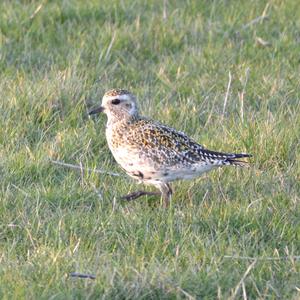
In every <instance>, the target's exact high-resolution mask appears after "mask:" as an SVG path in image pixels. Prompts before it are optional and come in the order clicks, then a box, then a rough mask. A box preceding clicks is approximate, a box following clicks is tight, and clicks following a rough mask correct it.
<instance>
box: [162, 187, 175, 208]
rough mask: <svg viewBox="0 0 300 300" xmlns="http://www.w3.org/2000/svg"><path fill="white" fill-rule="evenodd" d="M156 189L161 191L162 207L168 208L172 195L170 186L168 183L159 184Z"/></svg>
mask: <svg viewBox="0 0 300 300" xmlns="http://www.w3.org/2000/svg"><path fill="white" fill-rule="evenodd" d="M158 188H159V189H160V191H161V198H162V200H163V205H164V207H168V206H169V204H170V200H171V197H172V193H173V191H172V188H171V186H170V185H169V184H168V183H161V184H160V185H159V186H158Z"/></svg>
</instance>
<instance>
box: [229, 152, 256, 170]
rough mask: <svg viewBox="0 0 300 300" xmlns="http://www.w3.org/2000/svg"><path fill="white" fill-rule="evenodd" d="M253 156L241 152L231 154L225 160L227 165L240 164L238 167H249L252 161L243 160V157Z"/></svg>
mask: <svg viewBox="0 0 300 300" xmlns="http://www.w3.org/2000/svg"><path fill="white" fill-rule="evenodd" d="M249 157H252V155H251V154H247V153H239V154H229V155H228V157H227V158H226V159H225V160H224V163H225V164H226V165H231V166H238V167H249V165H250V163H249V161H247V160H241V158H249Z"/></svg>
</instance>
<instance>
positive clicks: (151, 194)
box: [121, 191, 161, 201]
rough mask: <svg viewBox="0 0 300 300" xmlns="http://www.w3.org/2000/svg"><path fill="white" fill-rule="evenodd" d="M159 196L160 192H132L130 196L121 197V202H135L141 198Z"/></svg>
mask: <svg viewBox="0 0 300 300" xmlns="http://www.w3.org/2000/svg"><path fill="white" fill-rule="evenodd" d="M146 195H147V196H160V195H161V193H160V192H147V191H137V192H133V193H131V194H128V195H125V196H122V197H121V199H122V200H126V201H131V200H135V199H137V198H139V197H141V196H146Z"/></svg>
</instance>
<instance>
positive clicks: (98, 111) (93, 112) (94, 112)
mask: <svg viewBox="0 0 300 300" xmlns="http://www.w3.org/2000/svg"><path fill="white" fill-rule="evenodd" d="M103 111H104V107H102V106H100V107H98V108H96V109H93V110H91V111H90V112H89V115H94V114H99V113H101V112H103Z"/></svg>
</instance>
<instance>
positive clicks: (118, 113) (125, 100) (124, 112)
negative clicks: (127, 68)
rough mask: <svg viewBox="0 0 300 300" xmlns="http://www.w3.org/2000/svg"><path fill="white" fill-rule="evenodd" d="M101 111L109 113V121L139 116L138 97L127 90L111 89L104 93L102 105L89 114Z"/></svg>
mask: <svg viewBox="0 0 300 300" xmlns="http://www.w3.org/2000/svg"><path fill="white" fill-rule="evenodd" d="M100 112H104V113H105V114H106V115H107V118H108V122H115V121H118V120H123V119H130V118H131V117H135V116H138V109H137V104H136V97H135V96H134V95H133V94H131V93H130V92H129V91H127V90H122V89H113V90H110V91H108V92H106V93H105V94H104V96H103V98H102V104H101V106H100V107H98V108H96V109H94V110H92V111H90V112H89V114H90V115H92V114H97V113H100Z"/></svg>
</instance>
